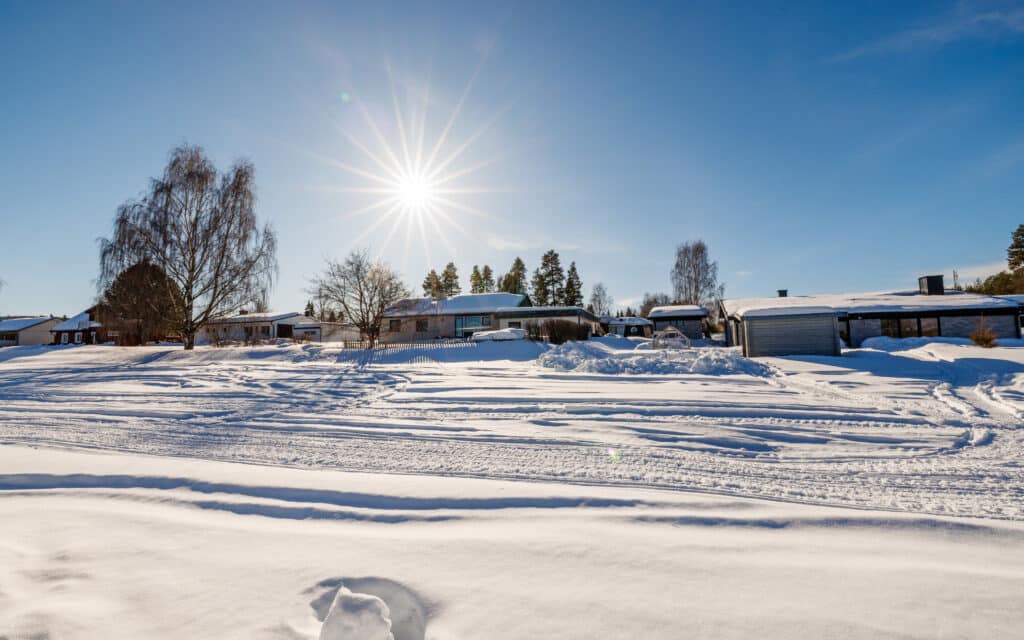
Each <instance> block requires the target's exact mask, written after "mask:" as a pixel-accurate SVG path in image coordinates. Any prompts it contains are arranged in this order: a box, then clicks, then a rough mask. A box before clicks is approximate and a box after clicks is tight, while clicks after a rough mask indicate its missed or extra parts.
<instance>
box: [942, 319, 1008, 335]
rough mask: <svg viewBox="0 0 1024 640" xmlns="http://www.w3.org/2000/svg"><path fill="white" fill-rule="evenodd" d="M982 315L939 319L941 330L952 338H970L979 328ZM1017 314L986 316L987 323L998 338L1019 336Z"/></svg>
mask: <svg viewBox="0 0 1024 640" xmlns="http://www.w3.org/2000/svg"><path fill="white" fill-rule="evenodd" d="M981 319H982V316H980V315H977V316H956V317H946V318H941V319H939V327H940V332H941V333H942V335H943V336H947V337H951V338H969V337H971V334H972V333H974V332H975V331H977V330H978V325H979V324H980V323H981ZM1016 322H1017V317H1016V316H1010V315H1007V316H985V324H986V325H987V326H988V328H989V329H991V330H992V333H994V334H996V337H997V338H1016V337H1017V326H1016Z"/></svg>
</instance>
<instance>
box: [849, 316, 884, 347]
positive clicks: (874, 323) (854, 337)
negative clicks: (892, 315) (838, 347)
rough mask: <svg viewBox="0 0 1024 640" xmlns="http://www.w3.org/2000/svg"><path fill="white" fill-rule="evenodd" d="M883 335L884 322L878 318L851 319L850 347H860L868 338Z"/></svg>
mask: <svg viewBox="0 0 1024 640" xmlns="http://www.w3.org/2000/svg"><path fill="white" fill-rule="evenodd" d="M880 335H882V321H881V320H879V319H878V318H859V319H857V318H851V319H850V346H851V347H859V346H860V343H861V342H864V340H866V339H868V338H877V337H878V336H880Z"/></svg>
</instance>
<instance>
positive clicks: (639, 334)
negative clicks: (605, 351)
mask: <svg viewBox="0 0 1024 640" xmlns="http://www.w3.org/2000/svg"><path fill="white" fill-rule="evenodd" d="M608 333H610V334H612V335H617V336H624V337H627V338H650V337H651V334H653V333H654V323H653V322H651V321H650V320H648V319H647V318H637V317H634V316H625V317H623V318H609V319H608Z"/></svg>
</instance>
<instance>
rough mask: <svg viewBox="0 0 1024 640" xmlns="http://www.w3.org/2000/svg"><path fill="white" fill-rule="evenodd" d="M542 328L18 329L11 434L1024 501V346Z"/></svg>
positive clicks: (5, 384)
mask: <svg viewBox="0 0 1024 640" xmlns="http://www.w3.org/2000/svg"><path fill="white" fill-rule="evenodd" d="M19 349H20V351H19ZM538 349H539V347H536V346H535V345H532V344H529V343H518V344H513V345H502V344H482V345H472V344H468V345H466V346H464V347H462V346H461V345H460V348H459V349H454V350H452V349H444V350H442V349H438V348H431V347H425V348H421V349H410V350H401V349H394V350H389V351H383V352H377V353H374V354H372V355H369V354H366V353H352V352H342V351H339V350H336V349H331V348H328V347H321V346H301V347H300V346H287V347H285V346H265V347H254V348H226V349H199V350H197V351H196V352H194V353H192V354H187V353H184V352H181V351H180V350H177V349H174V348H170V347H152V348H137V349H117V348H113V347H78V348H50V349H39V348H35V349H31V348H30V349H23V348H15V349H5V350H4V351H3V352H0V442H8V443H19V444H36V445H44V446H56V447H66V448H91V449H103V450H115V451H125V452H134V453H145V454H153V455H160V456H179V457H195V458H202V459H211V460H228V461H236V462H247V463H256V464H267V465H282V466H294V467H303V468H323V469H340V470H348V471H367V472H388V473H405V474H428V475H451V476H464V477H485V478H501V479H517V480H534V481H560V482H568V483H580V484H607V485H627V486H646V487H656V488H666V489H680V490H690V491H704V492H711V493H721V494H729V495H736V496H744V497H756V498H768V499H774V500H782V501H792V502H805V503H815V504H827V505H836V506H846V507H857V508H869V509H881V510H895V511H906V512H916V513H931V514H941V515H958V516H979V517H992V518H1004V519H1015V520H1020V519H1024V466H1022V463H1021V462H1020V461H1021V453H1022V452H1024V442H1022V437H1021V431H1020V429H1019V421H1020V416H1021V413H1020V411H1021V410H1022V409H1024V404H1022V401H1024V395H1022V388H1024V387H1022V382H1021V381H1022V380H1024V376H1022V375H1021V373H1022V372H1024V366H1022V364H1021V362H1024V350H1016V349H998V350H996V351H985V350H980V349H976V348H974V347H964V346H960V345H944V344H937V345H927V347H922V348H920V349H912V350H908V351H905V352H894V353H890V352H882V351H875V350H870V349H868V350H857V351H854V352H850V353H849V354H848V355H846V356H844V357H843V358H812V357H808V358H792V359H772V360H767V361H764V362H766V363H768V364H770V365H771V367H773V369H774V373H772V374H771V375H767V376H752V375H696V374H682V375H624V374H620V375H605V374H599V373H580V372H576V371H568V372H566V371H559V370H554V369H548V368H544V367H542V366H540V365H539V364H537V363H536V361H535V357H536V355H537V353H539V351H538ZM531 350H532V351H531ZM1018 352H1019V353H1018ZM488 353H490V355H491V356H501V357H509V358H510V359H508V360H490V361H487V360H485V361H478V360H477V358H479V357H489V356H488Z"/></svg>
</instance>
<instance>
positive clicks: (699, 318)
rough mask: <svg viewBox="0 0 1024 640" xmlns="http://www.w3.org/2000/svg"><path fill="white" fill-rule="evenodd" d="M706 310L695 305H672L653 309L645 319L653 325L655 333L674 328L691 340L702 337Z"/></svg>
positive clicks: (706, 314) (706, 315)
mask: <svg viewBox="0 0 1024 640" xmlns="http://www.w3.org/2000/svg"><path fill="white" fill-rule="evenodd" d="M707 317H708V310H707V309H705V308H704V307H702V306H700V305H697V304H673V305H668V306H663V307H654V308H653V309H651V310H650V311H649V312H648V313H647V319H648V320H650V321H651V322H653V323H654V330H655V331H664V330H665V329H668V328H669V327H674V328H676V329H678V330H679V331H680V333H682V334H683V335H684V336H686V337H687V338H689V339H691V340H700V339H701V338H703V337H704V320H705V318H707Z"/></svg>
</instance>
